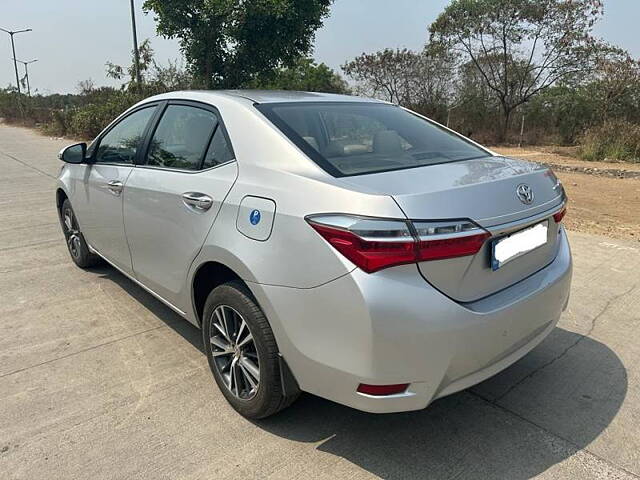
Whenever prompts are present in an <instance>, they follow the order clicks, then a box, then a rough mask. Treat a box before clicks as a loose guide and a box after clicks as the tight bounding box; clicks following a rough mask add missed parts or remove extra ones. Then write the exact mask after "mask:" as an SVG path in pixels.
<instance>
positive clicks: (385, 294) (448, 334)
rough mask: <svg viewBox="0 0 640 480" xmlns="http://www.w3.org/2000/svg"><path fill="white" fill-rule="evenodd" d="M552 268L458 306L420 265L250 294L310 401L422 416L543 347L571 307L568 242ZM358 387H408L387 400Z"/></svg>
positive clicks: (262, 287) (268, 288) (355, 273)
mask: <svg viewBox="0 0 640 480" xmlns="http://www.w3.org/2000/svg"><path fill="white" fill-rule="evenodd" d="M559 235H560V236H561V239H560V249H559V252H558V255H557V257H556V258H555V260H554V261H553V262H552V263H551V264H550V265H548V266H547V267H545V268H544V269H542V270H540V271H539V272H537V273H535V274H534V275H532V276H530V277H528V278H527V279H525V280H522V281H521V282H519V283H517V284H515V285H513V286H511V287H509V288H507V289H505V290H503V291H501V292H498V293H496V294H494V295H491V296H489V297H487V298H484V299H482V300H479V301H476V302H471V303H468V304H464V305H461V304H459V303H456V302H454V301H452V300H451V299H449V298H447V297H446V296H444V295H443V294H441V293H440V292H438V291H437V290H435V289H434V288H433V287H431V286H430V285H428V284H427V283H426V282H425V281H424V280H423V279H422V277H421V276H420V275H419V274H418V272H417V271H416V268H417V267H416V266H415V265H405V266H401V267H396V268H391V269H388V270H383V271H380V272H377V273H375V274H372V275H369V274H366V273H364V272H362V271H361V270H354V271H353V272H352V273H350V274H348V275H345V276H343V277H340V278H338V279H336V280H334V281H332V282H329V283H327V284H325V285H322V286H319V287H315V288H311V289H295V288H287V287H278V286H265V285H259V284H249V286H250V287H251V289H252V290H253V292H254V294H255V295H256V297H257V299H258V301H259V302H260V304H261V306H262V307H263V309H264V310H265V313H266V314H267V317H268V318H269V319H270V321H271V324H272V327H273V330H274V334H275V335H276V339H277V341H278V345H279V348H280V351H281V353H282V354H283V356H284V358H285V359H286V361H287V363H288V364H289V367H290V368H291V371H292V372H293V374H294V376H295V377H296V379H297V381H298V383H299V385H300V388H301V389H302V390H304V391H307V392H310V393H313V394H316V395H318V396H321V397H324V398H328V399H330V400H333V401H336V402H339V403H342V404H345V405H349V406H351V407H354V408H357V409H360V410H364V411H368V412H377V413H383V412H398V411H407V410H417V409H422V408H424V407H426V406H427V405H428V404H429V403H430V402H431V401H432V400H434V399H436V398H439V397H442V396H445V395H449V394H451V393H454V392H457V391H459V390H462V389H464V388H467V387H469V386H471V385H474V384H476V383H478V382H481V381H482V380H484V379H486V378H489V377H491V376H492V375H495V374H496V373H498V372H499V371H501V370H503V369H504V368H506V367H508V366H509V365H511V364H512V363H513V362H515V361H516V360H518V359H519V358H521V357H522V356H524V355H525V354H526V353H527V352H529V351H530V350H531V349H532V348H534V347H535V346H536V345H538V344H539V343H540V342H541V341H542V340H543V339H544V338H545V337H546V336H547V335H548V334H549V333H550V332H551V331H552V330H553V328H554V326H555V325H556V323H557V322H558V319H559V317H560V314H561V313H562V310H563V309H564V307H565V306H566V303H567V300H568V296H569V290H570V285H571V273H572V261H571V252H570V249H569V244H568V242H567V238H566V233H565V232H564V231H563V230H561V232H560V233H559ZM360 383H367V384H398V383H409V384H410V386H409V387H408V389H407V391H406V392H405V393H402V394H398V395H393V396H388V397H374V396H368V395H363V394H360V393H357V392H356V389H357V386H358V384H360Z"/></svg>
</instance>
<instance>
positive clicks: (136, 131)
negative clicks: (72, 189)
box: [95, 106, 156, 163]
mask: <svg viewBox="0 0 640 480" xmlns="http://www.w3.org/2000/svg"><path fill="white" fill-rule="evenodd" d="M155 109H156V107H155V106H153V107H147V108H143V109H142V110H138V111H136V112H134V113H132V114H131V115H128V116H126V117H125V118H124V119H122V120H121V121H120V122H119V123H118V124H116V125H115V126H114V127H113V128H112V129H111V130H109V131H108V132H107V134H106V135H105V136H104V137H102V138H101V139H100V143H99V145H98V149H97V152H96V156H95V162H96V163H133V162H134V161H135V158H136V153H137V152H138V148H139V147H140V144H141V142H142V136H143V135H144V131H145V129H146V128H147V124H148V123H149V120H150V119H151V117H152V116H153V112H154V111H155Z"/></svg>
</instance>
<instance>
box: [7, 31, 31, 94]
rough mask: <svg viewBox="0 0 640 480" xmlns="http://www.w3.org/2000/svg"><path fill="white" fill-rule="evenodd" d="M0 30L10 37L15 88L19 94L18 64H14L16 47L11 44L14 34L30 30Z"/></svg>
mask: <svg viewBox="0 0 640 480" xmlns="http://www.w3.org/2000/svg"><path fill="white" fill-rule="evenodd" d="M0 30H2V31H3V32H6V33H8V34H9V36H10V37H11V50H12V51H13V68H14V70H15V71H16V87H18V93H20V78H19V77H18V63H17V62H16V45H15V43H14V42H13V36H14V35H15V34H16V33H22V32H30V31H31V29H30V28H25V29H23V30H6V29H4V28H2V27H0Z"/></svg>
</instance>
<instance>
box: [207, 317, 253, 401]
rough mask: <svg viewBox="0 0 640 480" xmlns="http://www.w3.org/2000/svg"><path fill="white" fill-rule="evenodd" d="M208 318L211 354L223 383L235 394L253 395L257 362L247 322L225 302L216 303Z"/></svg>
mask: <svg viewBox="0 0 640 480" xmlns="http://www.w3.org/2000/svg"><path fill="white" fill-rule="evenodd" d="M209 322H211V324H210V328H209V332H210V338H209V341H210V342H211V355H212V357H213V363H214V365H215V367H216V369H217V370H218V373H219V374H220V376H221V377H222V379H223V382H224V384H225V385H226V387H227V389H228V390H229V391H230V392H231V393H232V394H233V395H234V396H235V397H237V398H239V399H241V400H250V399H252V398H253V397H254V396H255V395H256V393H257V392H258V386H259V385H260V362H259V360H258V352H257V350H256V345H255V342H254V338H253V335H252V333H251V330H250V329H249V325H248V324H247V322H246V321H245V320H244V318H242V315H240V313H238V311H236V310H235V309H233V308H232V307H230V306H228V305H218V306H217V307H216V308H215V310H214V311H213V313H212V314H211V317H210V318H209Z"/></svg>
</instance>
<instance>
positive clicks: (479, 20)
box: [429, 0, 602, 140]
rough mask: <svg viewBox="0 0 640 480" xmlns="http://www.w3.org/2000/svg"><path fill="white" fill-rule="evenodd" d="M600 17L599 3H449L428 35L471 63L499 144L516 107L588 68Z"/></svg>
mask: <svg viewBox="0 0 640 480" xmlns="http://www.w3.org/2000/svg"><path fill="white" fill-rule="evenodd" d="M601 14H602V1H601V0H571V1H568V0H453V1H452V2H451V3H450V4H449V6H448V7H447V8H446V9H445V10H444V12H442V13H441V14H440V15H439V16H438V18H437V19H436V21H435V22H434V23H433V24H432V25H431V26H430V27H429V31H430V32H431V39H432V41H435V42H439V43H442V44H444V45H447V46H449V47H452V48H454V49H456V50H457V51H458V52H460V53H461V54H462V55H463V56H464V57H466V58H467V59H468V60H469V61H471V62H472V63H473V64H474V65H475V67H476V69H477V70H478V72H479V73H480V75H481V77H482V79H483V81H484V82H485V84H486V85H487V87H489V89H490V90H491V92H493V95H494V96H495V98H496V99H497V101H498V102H499V104H500V108H501V110H502V116H503V123H502V128H501V129H500V132H499V140H503V139H504V138H505V136H506V133H507V130H508V128H509V121H510V118H511V114H512V113H513V111H514V110H515V109H516V108H517V107H519V106H520V105H522V104H524V103H526V102H528V101H529V100H530V99H531V98H532V97H534V96H535V95H537V94H538V93H540V92H542V91H544V90H545V89H547V88H549V87H550V86H552V85H554V84H555V83H557V82H559V81H561V80H563V79H564V78H566V77H568V76H571V75H576V74H580V73H583V72H586V71H588V70H590V69H591V68H592V62H591V60H592V58H593V54H594V52H596V51H597V49H598V43H597V42H596V41H595V40H594V39H593V37H592V36H591V35H590V33H591V30H592V28H593V25H594V23H595V21H596V20H597V19H598V18H599V17H600V16H601Z"/></svg>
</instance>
